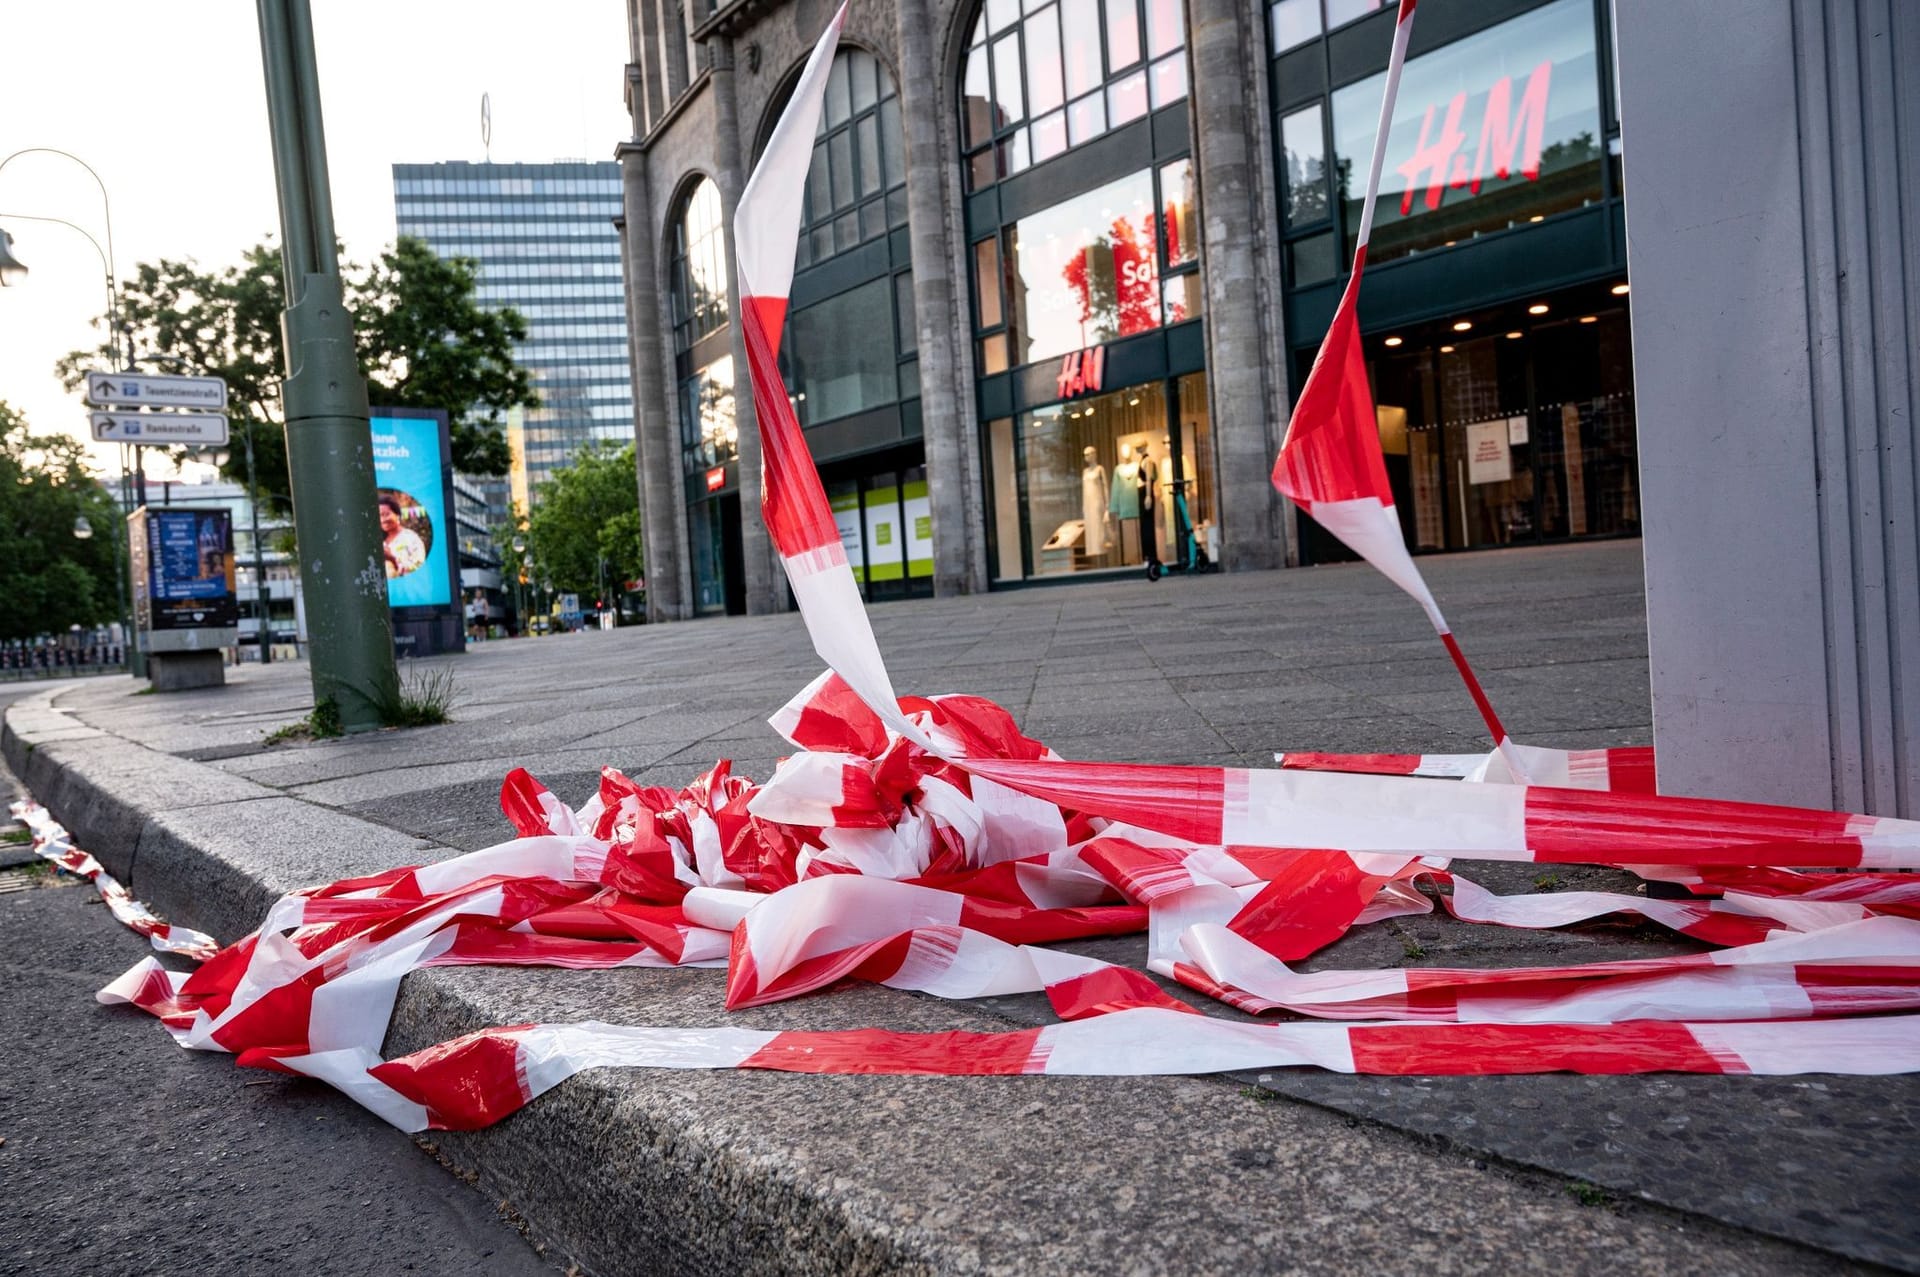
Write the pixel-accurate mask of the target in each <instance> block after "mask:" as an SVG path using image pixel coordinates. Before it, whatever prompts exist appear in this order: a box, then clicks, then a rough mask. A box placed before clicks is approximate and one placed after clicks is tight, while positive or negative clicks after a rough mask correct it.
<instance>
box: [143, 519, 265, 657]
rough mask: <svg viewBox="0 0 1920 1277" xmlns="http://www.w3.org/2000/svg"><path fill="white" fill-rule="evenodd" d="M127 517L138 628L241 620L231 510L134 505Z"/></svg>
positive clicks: (224, 625) (217, 625) (218, 625)
mask: <svg viewBox="0 0 1920 1277" xmlns="http://www.w3.org/2000/svg"><path fill="white" fill-rule="evenodd" d="M128 522H129V523H131V524H133V525H134V536H133V537H132V538H131V542H132V549H133V576H134V594H135V609H136V612H137V613H138V615H137V617H136V620H137V622H138V624H139V627H140V629H141V630H142V631H143V632H155V631H162V630H204V629H228V628H231V627H234V626H237V625H238V624H239V623H240V619H239V618H240V610H239V605H238V602H237V601H236V597H235V593H234V565H233V515H232V513H231V512H230V511H227V510H190V509H183V508H179V507H174V506H158V507H151V506H150V507H144V508H142V509H139V510H135V511H134V512H133V514H132V515H131V516H130V517H129V519H128Z"/></svg>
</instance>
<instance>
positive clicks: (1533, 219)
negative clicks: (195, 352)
mask: <svg viewBox="0 0 1920 1277" xmlns="http://www.w3.org/2000/svg"><path fill="white" fill-rule="evenodd" d="M1543 216H1545V214H1543V213H1535V214H1534V215H1533V216H1532V217H1529V218H1528V219H1527V220H1528V221H1529V222H1537V221H1539V220H1540V219H1541V218H1542V217H1543Z"/></svg>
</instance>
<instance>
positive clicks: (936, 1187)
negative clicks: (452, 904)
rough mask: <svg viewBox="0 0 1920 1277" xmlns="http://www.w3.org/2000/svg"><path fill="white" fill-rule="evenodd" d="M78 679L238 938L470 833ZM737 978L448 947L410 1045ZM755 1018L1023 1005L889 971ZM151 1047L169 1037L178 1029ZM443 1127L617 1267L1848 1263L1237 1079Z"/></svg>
mask: <svg viewBox="0 0 1920 1277" xmlns="http://www.w3.org/2000/svg"><path fill="white" fill-rule="evenodd" d="M56 694H57V693H56V692H54V691H49V692H48V693H45V694H43V695H39V696H35V697H32V698H28V699H26V700H23V701H22V702H20V703H18V704H16V705H15V706H14V707H12V708H11V709H10V710H9V711H8V713H7V715H6V719H5V726H4V731H0V747H3V748H4V750H5V754H6V757H7V758H8V759H9V761H10V762H11V763H12V765H13V766H14V768H15V770H16V771H17V772H18V773H19V774H20V776H21V778H22V779H23V780H24V781H25V782H26V784H27V785H28V786H29V787H30V788H31V790H32V791H33V792H34V793H35V795H36V796H38V797H39V798H40V799H41V801H43V802H45V803H46V804H47V805H48V806H49V807H50V808H52V809H53V811H54V813H55V815H56V816H57V817H58V818H59V819H60V820H61V821H63V822H64V823H65V824H66V825H67V826H68V828H69V829H70V830H72V831H73V833H74V835H75V838H76V841H77V842H78V844H79V845H81V846H83V847H85V848H87V849H88V850H90V851H93V852H94V853H95V854H96V855H98V856H100V858H101V859H102V861H103V863H105V864H107V865H108V867H109V868H110V869H111V871H112V872H114V873H115V874H116V875H118V876H120V877H121V878H122V880H123V881H125V882H126V883H127V884H128V885H129V887H130V888H131V889H132V890H133V891H134V892H135V893H136V894H137V895H140V896H141V897H143V898H144V899H146V900H147V901H148V902H149V903H150V904H152V905H153V907H154V908H155V909H156V910H158V911H160V912H161V913H162V914H163V916H168V917H171V918H174V919H177V920H178V921H181V922H183V923H186V924H188V925H192V926H195V927H199V928H201V929H203V930H207V931H210V932H211V933H213V934H214V935H215V937H216V938H217V939H220V940H223V941H224V940H231V939H234V938H237V937H238V936H240V935H242V934H244V933H245V932H246V931H247V930H250V929H251V928H252V926H253V925H254V924H255V923H257V921H258V920H259V918H260V916H261V915H262V914H263V912H264V911H265V909H266V907H267V905H268V904H269V903H270V902H271V901H272V900H273V899H275V898H276V897H277V896H279V895H280V894H282V893H284V892H285V891H287V890H290V889H293V888H295V887H297V886H302V885H306V884H309V883H311V882H314V881H318V880H326V879H332V878H337V877H343V876H346V875H349V874H358V873H367V872H373V871H376V870H379V869H383V868H389V867H392V866H395V865H400V864H408V863H419V862H420V861H422V860H433V859H439V858H444V857H446V856H450V855H453V854H456V853H455V852H454V851H453V849H451V848H447V847H443V846H440V845H438V844H435V843H431V842H427V841H424V840H421V839H419V838H415V837H413V836H411V835H407V834H403V833H399V832H397V831H395V830H392V829H389V828H386V827H384V826H380V825H377V824H373V823H370V822H368V821H365V820H361V819H358V818H356V817H353V816H349V815H347V814H345V813H342V812H338V811H334V810H331V809H328V808H324V807H319V806H316V805H314V804H311V803H307V802H303V801H301V800H298V799H294V798H289V797H287V796H285V795H284V794H281V793H280V792H279V791H276V790H274V789H271V788H269V787H266V786H263V785H259V784H256V783H254V782H251V781H247V780H243V779H241V778H238V777H235V776H232V775H230V774H228V773H226V772H223V771H220V770H219V769H217V768H214V767H212V766H209V765H206V764H201V763H193V762H189V761H186V760H184V759H181V758H177V757H174V756H171V755H167V754H164V753H160V752H158V751H155V750H152V749H148V748H145V747H143V746H140V745H137V744H134V743H132V742H130V741H127V740H124V739H120V738H118V737H114V736H112V735H110V734H108V733H105V732H102V731H99V730H96V729H94V728H92V727H89V726H87V725H86V724H84V723H81V722H80V721H79V720H78V719H77V718H75V717H74V716H73V715H71V714H68V713H65V712H63V711H61V710H60V709H59V708H58V706H57V705H56V704H55V703H54V702H55V699H56ZM721 979H722V976H721V973H719V972H712V971H647V970H633V971H615V972H568V971H553V970H540V969H503V968H467V969H446V970H434V971H424V972H418V973H415V974H414V975H412V976H410V977H409V978H408V979H407V981H406V983H405V985H404V986H403V988H402V991H401V994H400V997H399V999H398V1003H397V1005H396V1008H395V1014H394V1022H393V1027H392V1030H391V1031H390V1033H389V1036H388V1040H387V1043H386V1050H387V1052H388V1053H389V1054H397V1053H402V1052H406V1051H411V1050H415V1049H418V1048H420V1047H423V1046H427V1045H430V1044H432V1043H435V1042H439V1041H444V1040H446V1039H447V1038H450V1037H454V1036H456V1035H458V1034H460V1033H464V1032H468V1031H471V1030H473V1029H475V1028H479V1027H482V1026H485V1025H490V1024H503V1023H519V1022H524V1021H528V1020H536V1019H553V1020H565V1019H587V1018H599V1019H605V1020H609V1021H613V1022H617V1023H637V1024H656V1025H674V1024H686V1025H699V1024H712V1023H717V1022H719V1021H720V1020H721V1019H722V1016H723V1013H722V1012H721V1010H720V1004H721V999H720V989H721ZM725 1019H726V1021H727V1022H728V1023H730V1024H737V1025H740V1026H742V1027H756V1028H823V1029H824V1028H852V1027H863V1026H867V1025H872V1024H887V1025H891V1026H894V1027H899V1028H905V1029H921V1030H939V1029H955V1028H961V1029H970V1028H977V1029H996V1028H1005V1027H1007V1024H1008V1021H1007V1020H1005V1019H1002V1018H997V1017H995V1016H994V1015H992V1014H989V1013H986V1012H983V1011H982V1010H981V1009H979V1008H976V1007H972V1006H968V1005H966V1004H954V1003H945V1002H938V1001H934V1000H930V999H922V998H917V997H913V996H910V995H906V994H902V993H898V992H895V991H892V990H887V989H882V988H877V987H871V986H859V987H855V988H851V989H847V990H844V991H841V992H838V993H836V994H835V995H833V996H831V997H823V998H815V999H807V1000H803V1001H801V1002H796V1003H792V1004H786V1005H783V1006H776V1007H769V1008H761V1009H758V1010H756V1011H752V1012H747V1013H742V1014H737V1015H731V1016H726V1017H725ZM153 1049H154V1050H156V1051H158V1050H166V1049H171V1048H169V1047H167V1046H166V1044H165V1043H164V1041H163V1040H162V1039H161V1037H160V1036H159V1035H158V1034H156V1035H155V1037H154V1044H153ZM248 1080H253V1079H248ZM239 1084H240V1079H239V1078H236V1080H235V1085H236V1086H237V1085H239ZM280 1084H282V1085H287V1086H292V1087H302V1086H311V1085H313V1084H312V1083H307V1082H304V1081H300V1080H288V1081H286V1082H284V1083H280ZM420 1142H421V1143H422V1144H423V1145H425V1146H426V1147H428V1148H429V1149H430V1150H431V1151H433V1152H435V1153H436V1154H437V1155H438V1156H439V1157H440V1158H441V1159H442V1160H443V1161H444V1162H445V1163H446V1164H447V1165H448V1166H450V1167H451V1168H452V1169H454V1170H455V1171H456V1172H458V1173H460V1174H462V1175H464V1176H466V1177H468V1178H470V1179H472V1180H473V1181H474V1182H475V1183H476V1184H477V1185H478V1186H479V1187H480V1188H481V1190H482V1191H484V1192H486V1193H487V1194H488V1196H489V1197H490V1198H491V1199H493V1200H496V1201H501V1202H505V1203H510V1204H511V1206H512V1207H513V1208H514V1209H515V1210H517V1211H518V1212H519V1213H520V1214H521V1215H522V1216H523V1217H524V1218H526V1219H527V1220H528V1222H529V1224H530V1225H531V1227H532V1229H533V1233H534V1236H535V1237H536V1238H537V1239H538V1240H540V1241H541V1242H543V1243H544V1244H545V1245H546V1246H547V1247H548V1248H549V1249H550V1251H558V1252H559V1253H561V1254H564V1255H565V1256H567V1257H568V1258H570V1259H571V1260H573V1261H574V1262H575V1263H577V1264H578V1265H579V1266H580V1267H581V1268H583V1269H585V1270H586V1271H589V1272H596V1273H620V1272H634V1271H646V1272H652V1271H696V1270H722V1271H730V1272H769V1273H771V1272H781V1273H815V1272H817V1273H843V1272H1013V1271H1035V1270H1041V1271H1065V1272H1077V1271H1085V1272H1091V1271H1113V1270H1116V1269H1119V1270H1125V1271H1130V1272H1132V1271H1137V1272H1176V1271H1178V1272H1212V1271H1220V1272H1226V1271H1242V1272H1244V1271H1267V1270H1272V1269H1274V1268H1284V1269H1287V1270H1289V1271H1333V1270H1347V1269H1355V1268H1370V1269H1375V1270H1380V1271H1413V1270H1416V1269H1418V1270H1422V1271H1431V1272H1451V1271H1471V1270H1483V1269H1486V1268H1491V1267H1495V1266H1501V1265H1504V1264H1511V1263H1513V1262H1514V1260H1515V1258H1516V1257H1517V1256H1525V1261H1524V1265H1525V1266H1527V1267H1530V1268H1541V1269H1547V1268H1552V1269H1557V1270H1560V1271H1565V1272H1569V1273H1580V1272H1595V1273H1600V1272H1604V1273H1606V1274H1609V1277H1618V1275H1620V1274H1630V1273H1637V1272H1646V1273H1660V1272H1667V1271H1673V1270H1675V1269H1684V1270H1693V1271H1727V1272H1732V1271H1739V1272H1748V1273H1751V1272H1785V1273H1802V1272H1824V1271H1831V1270H1832V1268H1833V1267H1834V1265H1835V1264H1836V1263H1837V1262H1839V1261H1837V1260H1836V1259H1835V1258H1834V1257H1833V1256H1831V1255H1827V1254H1823V1253H1819V1252H1813V1251H1808V1250H1805V1249H1802V1248H1800V1247H1798V1246H1795V1245H1792V1244H1789V1243H1784V1242H1779V1241H1775V1240H1772V1239H1770V1238H1762V1237H1758V1236H1755V1235H1753V1234H1750V1233H1746V1232H1741V1231H1737V1230H1734V1229H1730V1228H1727V1227H1725V1226H1723V1225H1720V1224H1718V1223H1715V1222H1712V1221H1708V1220H1704V1219H1702V1218H1699V1217H1696V1216H1684V1215H1679V1214H1675V1213H1670V1212H1667V1211H1665V1210H1662V1209H1658V1208H1652V1207H1645V1206H1640V1205H1637V1204H1627V1205H1625V1206H1624V1207H1623V1208H1621V1209H1617V1210H1607V1209H1593V1208H1591V1207H1590V1206H1586V1205H1583V1204H1582V1203H1581V1201H1580V1200H1577V1199H1576V1198H1575V1197H1574V1196H1572V1195H1570V1194H1569V1193H1568V1192H1567V1191H1566V1181H1565V1180H1564V1179H1558V1178H1555V1177H1552V1176H1548V1175H1543V1174H1540V1173H1537V1172H1532V1171H1527V1170H1523V1169H1515V1168H1509V1167H1504V1166H1501V1165H1498V1164H1495V1165H1494V1166H1492V1167H1489V1166H1488V1164H1487V1163H1486V1162H1484V1161H1479V1160H1476V1159H1473V1158H1471V1157H1469V1156H1467V1155H1465V1154H1462V1153H1457V1152H1450V1151H1447V1150H1444V1149H1437V1148H1436V1147H1435V1146H1434V1145H1433V1144H1432V1143H1431V1142H1430V1141H1425V1140H1422V1139H1420V1138H1418V1137H1409V1136H1406V1135H1403V1134H1400V1133H1398V1132H1396V1131H1392V1130H1388V1129H1385V1128H1381V1127H1378V1126H1374V1125H1372V1124H1370V1123H1364V1122H1361V1121H1358V1120H1355V1119H1353V1118H1350V1117H1343V1116H1340V1115H1338V1114H1336V1113H1333V1112H1330V1111H1327V1110H1325V1109H1321V1108H1317V1107H1312V1106H1309V1105H1303V1104H1296V1103H1292V1102H1290V1101H1286V1100H1283V1099H1280V1098H1279V1097H1276V1096H1274V1095H1272V1094H1271V1093H1269V1092H1264V1091H1259V1090H1257V1089H1255V1088H1248V1087H1245V1086H1244V1085H1243V1084H1241V1083H1239V1082H1236V1081H1233V1080H1229V1079H1194V1078H1141V1079H1101V1078H1037V1077H1036V1078H911V1077H908V1078H884V1077H806V1076H794V1075H774V1074H758V1073H699V1072H689V1073H640V1072H634V1071H607V1072H596V1073H588V1074H585V1075H582V1076H581V1077H578V1078H575V1079H573V1080H572V1081H570V1082H568V1083H567V1084H566V1085H564V1086H562V1087H560V1088H558V1089H557V1090H556V1091H554V1092H552V1093H550V1094H549V1095H547V1096H546V1097H544V1098H542V1099H541V1100H538V1101H536V1102H535V1103H534V1104H533V1105H531V1106H529V1108H528V1109H527V1110H525V1111H524V1112H522V1113H521V1114H519V1115H517V1116H515V1117H513V1118H511V1119H509V1120H507V1121H505V1122H503V1123H501V1124H499V1125H498V1126H495V1127H493V1128H492V1129H489V1130H486V1131H480V1132H475V1133H471V1134H444V1133H442V1134H435V1135H432V1136H430V1137H428V1138H426V1139H422V1140H421V1141H420Z"/></svg>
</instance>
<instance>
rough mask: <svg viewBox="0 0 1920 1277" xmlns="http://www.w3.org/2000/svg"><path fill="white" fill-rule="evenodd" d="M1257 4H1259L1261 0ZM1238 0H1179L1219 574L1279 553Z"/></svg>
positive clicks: (1257, 36) (1275, 559) (1249, 110)
mask: <svg viewBox="0 0 1920 1277" xmlns="http://www.w3.org/2000/svg"><path fill="white" fill-rule="evenodd" d="M1262 11H1264V6H1262ZM1254 12H1255V9H1254V7H1253V6H1250V5H1247V4H1244V3H1242V2H1241V0H1188V5H1187V13H1188V28H1187V39H1188V48H1189V51H1190V55H1191V57H1192V59H1193V61H1192V75H1193V80H1192V84H1193V89H1192V98H1191V102H1192V109H1193V119H1194V134H1195V139H1196V141H1195V152H1194V158H1195V163H1196V165H1197V167H1198V169H1199V176H1200V219H1201V222H1200V225H1201V239H1200V249H1201V258H1200V261H1201V270H1202V272H1203V273H1204V276H1205V281H1206V292H1207V317H1206V326H1207V381H1208V384H1209V386H1210V388H1211V390H1212V395H1213V432H1214V452H1215V456H1216V458H1217V459H1218V463H1219V467H1220V473H1219V474H1218V476H1216V479H1217V482H1218V484H1219V493H1220V531H1221V537H1222V542H1223V543H1222V545H1221V553H1222V557H1223V558H1224V559H1225V562H1226V567H1227V568H1228V569H1230V570H1237V569H1243V568H1269V567H1278V566H1280V565H1281V564H1282V563H1283V562H1285V559H1286V535H1285V531H1284V529H1283V521H1282V519H1281V517H1280V515H1281V503H1280V500H1279V497H1278V495H1277V494H1276V493H1275V492H1274V489H1273V485H1272V484H1271V483H1269V482H1268V479H1267V475H1268V473H1269V472H1270V471H1271V470H1272V469H1273V458H1274V454H1275V453H1276V452H1277V451H1278V449H1279V444H1280V440H1279V431H1278V427H1277V425H1276V423H1275V422H1274V420H1273V413H1272V411H1271V410H1270V408H1269V398H1268V382H1267V364H1266V358H1265V356H1266V355H1267V352H1268V345H1267V343H1266V341H1265V340H1264V339H1263V334H1264V332H1265V327H1266V324H1267V322H1268V318H1267V316H1266V315H1265V314H1264V313H1263V308H1262V306H1261V291H1262V290H1261V289H1260V287H1259V273H1260V270H1261V263H1260V259H1259V254H1258V251H1257V250H1258V230H1257V228H1258V227H1259V226H1261V225H1263V224H1264V223H1265V221H1266V217H1265V215H1264V213H1265V210H1262V209H1260V208H1258V207H1257V206H1256V201H1257V200H1258V199H1259V191H1260V190H1261V184H1260V182H1259V181H1258V174H1257V172H1256V171H1255V168H1254V166H1255V165H1258V164H1264V163H1266V158H1265V156H1264V155H1263V154H1261V153H1260V152H1259V151H1258V150H1257V149H1256V141H1255V139H1256V138H1257V137H1258V136H1259V134H1260V130H1259V129H1258V128H1257V127H1256V125H1257V121H1256V120H1254V119H1253V118H1252V116H1253V109H1254V107H1253V103H1254V102H1255V95H1254V94H1252V93H1251V92H1250V90H1249V84H1248V79H1247V72H1246V68H1245V58H1246V51H1247V49H1248V48H1249V45H1250V42H1251V43H1252V44H1256V45H1258V46H1260V47H1264V46H1265V39H1264V37H1263V35H1262V33H1261V31H1260V29H1259V27H1258V26H1256V25H1253V24H1252V23H1251V22H1249V21H1248V17H1249V15H1252V14H1254Z"/></svg>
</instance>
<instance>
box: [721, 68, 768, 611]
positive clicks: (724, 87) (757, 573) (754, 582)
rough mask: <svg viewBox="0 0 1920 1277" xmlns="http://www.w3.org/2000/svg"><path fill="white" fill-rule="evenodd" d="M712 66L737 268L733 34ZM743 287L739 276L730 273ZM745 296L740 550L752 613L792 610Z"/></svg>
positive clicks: (737, 361) (737, 354)
mask: <svg viewBox="0 0 1920 1277" xmlns="http://www.w3.org/2000/svg"><path fill="white" fill-rule="evenodd" d="M707 57H708V66H709V68H710V69H711V71H712V75H713V83H712V92H713V125H714V132H715V133H716V134H717V136H716V137H715V139H714V154H715V156H716V157H717V159H718V165H717V169H718V171H716V172H715V173H714V175H713V180H714V184H715V185H716V186H718V187H719V188H720V213H721V216H722V217H723V218H724V219H725V223H726V231H727V269H728V270H729V271H732V270H733V269H734V264H735V263H736V262H738V261H739V260H740V259H739V257H737V256H736V255H735V253H734V249H733V215H734V212H735V210H737V209H738V208H739V207H740V192H741V191H742V190H743V189H744V188H745V187H746V184H747V177H746V168H745V164H744V162H743V161H742V159H741V156H742V154H743V152H744V149H745V148H744V147H743V146H742V145H741V140H740V107H739V102H738V100H737V99H736V98H735V96H734V91H735V87H736V86H735V84H734V76H733V40H732V38H731V37H729V36H725V35H716V36H713V37H712V38H710V39H709V40H708V41H707ZM728 282H729V284H732V285H733V286H734V290H735V292H738V282H737V279H736V278H734V277H729V280H728ZM739 315H740V298H739V297H738V296H735V297H734V298H733V299H732V315H731V319H732V321H733V322H731V323H730V324H729V325H728V331H729V333H730V337H731V342H732V345H733V412H734V419H735V423H736V424H737V425H738V427H739V430H740V551H741V557H742V558H743V559H744V560H745V562H746V582H745V585H746V594H747V615H749V616H760V615H762V614H764V613H767V612H780V611H784V610H786V599H787V590H786V578H785V577H784V576H783V575H781V573H780V568H779V564H778V563H777V562H776V561H775V559H774V556H773V541H772V538H770V537H768V536H767V525H766V522H765V521H764V520H763V519H761V517H760V420H759V418H758V417H757V416H755V415H754V410H753V379H752V377H751V376H750V375H749V374H748V372H747V342H746V337H745V333H744V330H743V329H742V328H741V327H740V324H739Z"/></svg>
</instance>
